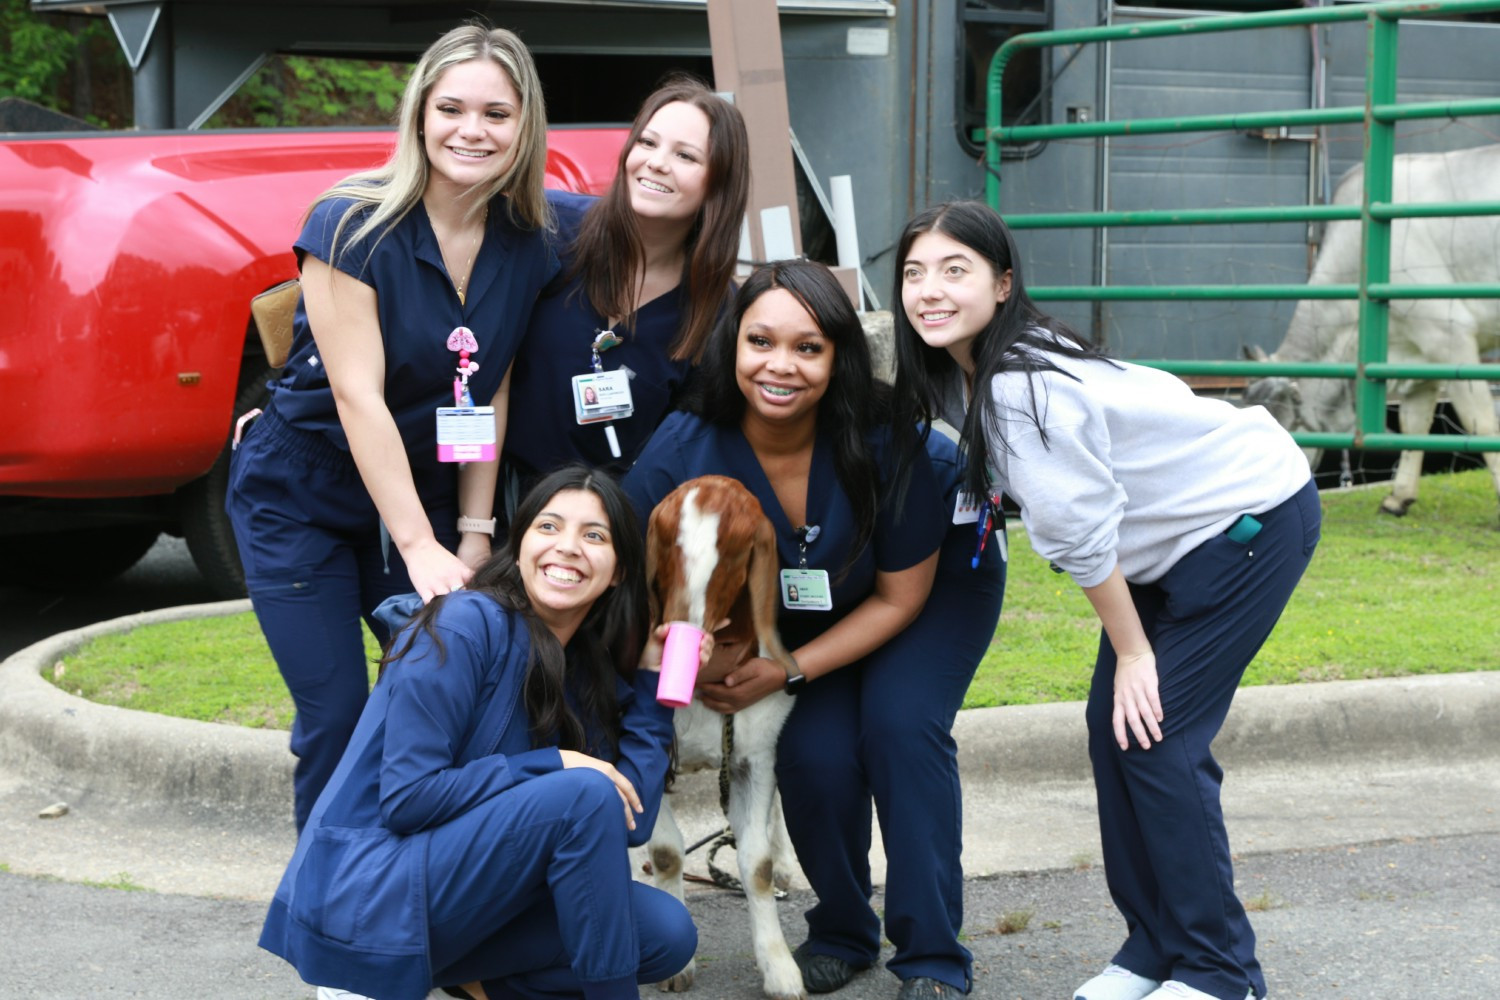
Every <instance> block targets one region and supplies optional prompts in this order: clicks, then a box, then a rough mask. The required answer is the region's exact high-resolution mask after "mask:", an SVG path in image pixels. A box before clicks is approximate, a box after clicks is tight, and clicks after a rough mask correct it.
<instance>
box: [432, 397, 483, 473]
mask: <svg viewBox="0 0 1500 1000" xmlns="http://www.w3.org/2000/svg"><path fill="white" fill-rule="evenodd" d="M437 447H438V461H439V462H493V461H494V460H495V408H494V407H493V406H439V407H438V410H437Z"/></svg>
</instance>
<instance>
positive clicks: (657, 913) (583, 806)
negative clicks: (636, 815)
mask: <svg viewBox="0 0 1500 1000" xmlns="http://www.w3.org/2000/svg"><path fill="white" fill-rule="evenodd" d="M626 834H627V831H626V828H625V814H624V806H623V805H622V803H621V799H620V794H619V792H617V791H616V790H615V786H614V783H613V782H611V781H610V780H609V778H607V777H605V776H604V775H603V774H601V773H599V772H598V771H595V770H593V769H591V768H572V769H569V770H562V771H554V772H552V773H551V774H545V775H542V776H541V777H538V778H533V779H531V780H530V781H525V782H522V783H521V784H519V785H516V786H515V787H513V788H510V789H508V790H506V791H505V792H502V793H501V794H500V795H498V796H496V797H495V798H493V799H490V800H489V801H487V802H485V803H483V804H482V805H480V806H479V807H477V808H476V809H474V810H473V811H472V812H470V813H467V814H466V815H464V816H462V817H459V818H458V819H455V820H453V821H451V822H449V823H445V824H443V825H442V826H440V827H437V828H436V829H434V830H433V831H432V834H431V838H430V840H429V841H428V846H427V884H428V927H429V930H428V940H429V942H430V945H429V948H430V955H431V963H432V971H433V979H434V981H435V982H436V983H438V984H441V985H444V986H451V985H457V984H459V983H467V982H472V981H474V980H480V981H482V982H483V983H484V989H485V992H486V994H488V995H489V997H490V1000H510V998H519V1000H554V998H556V1000H560V998H564V997H579V996H582V997H585V998H587V1000H616V998H619V1000H638V998H639V996H640V993H639V990H638V988H637V984H638V983H653V982H660V981H661V980H664V979H668V978H670V977H672V976H674V975H676V974H677V973H678V972H680V971H682V969H683V968H684V967H685V966H686V965H687V964H688V961H689V960H691V959H692V957H693V952H694V950H695V949H696V948H697V945H698V932H697V930H696V929H695V928H694V926H693V921H692V917H691V916H689V914H688V911H687V908H686V907H684V906H683V905H682V904H681V903H679V902H678V901H677V900H676V899H675V898H674V897H673V896H671V895H670V894H668V893H665V892H662V891H661V890H659V889H656V888H654V887H652V886H649V885H646V884H644V883H641V882H636V881H634V880H633V879H632V878H631V873H630V858H629V855H628V854H627V853H626V851H627V844H626Z"/></svg>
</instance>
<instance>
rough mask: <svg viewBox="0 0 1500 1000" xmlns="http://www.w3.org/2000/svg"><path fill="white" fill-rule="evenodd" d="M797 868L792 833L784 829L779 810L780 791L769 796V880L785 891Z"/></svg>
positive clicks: (783, 819)
mask: <svg viewBox="0 0 1500 1000" xmlns="http://www.w3.org/2000/svg"><path fill="white" fill-rule="evenodd" d="M796 870H797V854H796V852H795V851H794V850H792V835H791V834H790V833H788V832H787V829H786V816H785V815H784V814H783V813H782V811H781V793H780V792H776V793H774V794H773V796H772V798H771V881H772V882H773V883H775V885H776V888H777V889H780V890H781V891H782V892H787V891H789V890H790V889H791V888H792V872H794V871H796Z"/></svg>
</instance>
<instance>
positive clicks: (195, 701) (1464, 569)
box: [49, 470, 1500, 729]
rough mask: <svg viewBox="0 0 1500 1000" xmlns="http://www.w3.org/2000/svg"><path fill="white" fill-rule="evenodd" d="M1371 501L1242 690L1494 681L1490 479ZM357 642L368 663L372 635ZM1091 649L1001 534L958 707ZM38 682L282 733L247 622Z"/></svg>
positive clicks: (103, 650) (92, 650)
mask: <svg viewBox="0 0 1500 1000" xmlns="http://www.w3.org/2000/svg"><path fill="white" fill-rule="evenodd" d="M1383 488H1384V487H1381V488H1380V489H1383ZM1380 496H1381V493H1380V492H1379V489H1370V490H1353V491H1350V492H1345V493H1325V494H1324V495H1323V514H1324V521H1323V541H1322V544H1320V545H1319V546H1318V552H1317V555H1316V556H1314V558H1313V562H1312V566H1311V567H1310V568H1309V569H1308V571H1307V575H1306V577H1304V578H1303V581H1302V584H1301V586H1300V587H1299V588H1298V590H1297V593H1296V595H1295V596H1293V598H1292V602H1291V604H1290V606H1288V608H1287V611H1286V614H1285V615H1284V616H1283V617H1282V620H1281V624H1280V625H1279V626H1278V627H1277V630H1276V632H1275V633H1274V634H1273V635H1272V636H1271V640H1270V642H1268V643H1267V644H1266V647H1265V649H1263V650H1262V651H1261V655H1260V656H1259V657H1258V658H1257V659H1256V661H1255V662H1254V663H1252V664H1251V665H1250V669H1249V672H1248V673H1247V674H1246V677H1245V683H1247V684H1294V683H1297V682H1299V681H1321V680H1339V679H1350V678H1363V677H1394V676H1401V675H1404V674H1426V673H1442V672H1447V671H1461V670H1496V669H1500V643H1497V642H1496V641H1495V625H1494V616H1495V608H1496V607H1500V559H1497V558H1496V555H1497V553H1500V529H1497V519H1496V506H1495V494H1494V490H1493V488H1492V486H1491V485H1490V479H1489V474H1488V473H1487V472H1485V471H1484V470H1474V471H1470V472H1463V473H1458V474H1454V475H1445V476H1428V477H1426V478H1424V479H1423V480H1422V499H1421V501H1420V502H1419V503H1418V504H1417V505H1416V506H1414V507H1413V508H1412V512H1411V513H1410V514H1409V515H1407V517H1405V518H1392V517H1386V516H1377V515H1376V513H1375V507H1376V504H1377V503H1378V502H1379V499H1380ZM365 643H366V650H367V652H368V654H369V659H370V660H371V661H372V664H373V661H374V659H375V658H376V656H377V655H378V653H377V650H376V648H375V645H374V640H373V639H372V638H371V637H370V635H369V634H368V632H367V633H366V635H365ZM1097 645H1098V625H1097V623H1096V621H1095V619H1094V616H1093V612H1092V610H1091V609H1090V607H1089V604H1088V601H1087V599H1086V598H1085V597H1084V596H1083V592H1082V591H1080V590H1079V589H1078V588H1077V587H1076V586H1074V584H1073V583H1072V581H1071V580H1069V579H1068V578H1067V577H1065V576H1059V575H1057V574H1055V573H1053V572H1052V571H1051V570H1050V569H1048V568H1047V564H1046V563H1045V562H1043V561H1042V559H1041V558H1040V557H1038V556H1037V555H1036V554H1035V553H1033V552H1032V551H1031V548H1030V546H1029V545H1028V544H1027V542H1026V539H1025V533H1024V532H1023V531H1018V530H1013V531H1012V534H1011V563H1010V576H1009V579H1008V580H1007V584H1006V593H1005V613H1004V614H1003V615H1002V616H1001V619H1000V628H999V630H998V631H997V633H996V635H995V641H994V644H993V645H992V646H991V647H990V651H989V653H988V654H987V655H986V656H985V659H984V662H983V663H982V664H980V667H979V672H978V674H977V676H976V677H975V678H974V683H973V685H972V686H971V687H970V688H969V695H968V698H967V699H966V701H965V707H967V708H976V707H981V706H988V705H1024V704H1032V703H1036V702H1047V701H1070V700H1079V699H1082V698H1083V697H1085V695H1086V694H1087V692H1088V683H1089V675H1090V671H1091V669H1092V666H1093V661H1094V651H1095V649H1096V647H1097ZM49 675H51V676H50V679H52V680H53V681H54V683H57V684H58V686H59V687H62V688H64V689H66V690H68V691H71V692H73V693H75V694H80V695H82V696H83V697H85V698H89V699H92V700H94V701H99V702H104V703H107V704H111V705H123V706H125V707H127V708H135V709H141V710H144V711H148V712H162V713H165V714H168V715H180V716H184V717H187V718H192V719H203V720H207V721H214V722H228V723H234V724H238V725H247V726H264V727H272V728H282V729H285V728H288V727H289V726H290V725H291V720H292V704H291V699H290V698H289V697H288V696H287V694H286V690H285V688H284V686H283V685H282V682H281V678H280V676H279V675H278V674H277V672H276V667H275V664H274V663H272V661H271V656H270V653H269V652H268V651H267V650H266V647H265V643H264V641H263V640H262V639H261V635H260V629H259V628H258V627H257V625H256V623H255V618H254V616H253V615H249V614H244V615H235V616H231V617H226V618H206V619H198V620H195V621H189V622H175V623H171V624H166V625H153V626H149V627H147V628H141V629H137V630H135V631H134V632H131V633H129V634H125V635H117V636H106V637H104V638H101V639H98V640H96V641H95V642H93V643H91V644H89V645H88V646H86V647H84V648H83V649H80V650H79V651H78V652H76V653H74V654H73V655H72V656H70V657H68V658H67V660H66V661H64V663H63V664H62V667H61V671H60V672H59V670H58V668H54V669H53V670H52V671H50V672H49ZM371 677H372V679H373V677H374V669H373V666H372V669H371Z"/></svg>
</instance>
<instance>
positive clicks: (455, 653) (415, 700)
mask: <svg viewBox="0 0 1500 1000" xmlns="http://www.w3.org/2000/svg"><path fill="white" fill-rule="evenodd" d="M474 600H488V599H487V598H481V597H477V596H476V597H475V598H474ZM481 616H482V618H483V622H482V624H481V627H480V628H472V627H465V626H469V625H470V623H471V622H475V621H477V620H479V619H480V618H481ZM445 618H446V619H450V620H449V621H445V620H444V619H445ZM451 619H458V621H457V622H454V621H452V620H451ZM433 631H434V633H437V634H440V635H441V642H442V646H441V648H439V646H438V643H437V641H435V638H434V635H433V634H429V633H428V632H427V630H425V629H418V630H417V631H416V632H415V633H414V635H413V638H412V642H411V647H410V649H408V650H407V652H406V654H405V655H404V656H403V657H402V658H401V659H400V660H399V661H398V662H397V663H395V664H393V665H392V666H391V667H390V669H389V671H388V674H387V676H386V677H385V678H384V680H383V682H382V683H388V684H390V695H389V697H390V704H389V706H388V707H387V709H386V721H385V747H384V752H383V759H382V761H381V765H380V815H381V820H382V822H383V823H384V824H385V826H386V828H387V829H389V830H391V831H392V832H393V833H398V834H411V833H416V832H417V831H419V830H425V829H428V828H430V827H434V826H438V825H440V824H442V823H446V822H448V821H449V820H451V819H453V818H455V817H457V816H461V815H463V814H464V813H466V812H468V811H469V810H471V809H473V808H474V807H475V806H476V805H478V804H479V803H481V802H484V801H485V800H487V799H490V798H493V797H494V796H496V795H499V794H500V793H501V792H503V791H505V790H506V789H507V788H510V787H512V786H513V785H517V784H519V783H520V782H522V781H526V780H527V779H529V778H535V777H538V776H539V775H543V774H547V773H550V772H552V771H556V770H559V769H561V768H562V756H561V755H560V754H559V753H558V751H557V749H556V748H555V747H543V748H541V749H537V750H528V751H525V752H523V753H519V754H509V755H507V754H498V753H497V754H490V755H488V756H485V757H480V758H478V759H476V760H471V761H469V762H467V763H464V764H461V765H460V764H457V757H458V753H459V749H460V748H461V747H462V746H463V745H464V743H465V739H466V737H467V735H468V733H469V731H470V730H471V729H472V727H473V725H474V722H475V718H474V713H475V711H476V709H477V708H478V706H479V703H480V691H481V688H482V687H483V686H484V683H485V680H486V673H487V672H488V671H489V670H492V669H496V668H495V667H493V666H491V665H492V664H499V667H498V669H500V670H521V669H524V668H525V662H526V660H525V649H526V647H525V646H524V644H523V645H522V648H521V650H520V651H519V655H517V651H516V650H515V649H514V648H513V644H512V633H513V632H514V621H513V618H512V616H511V615H510V614H509V613H504V614H483V612H482V611H480V610H479V609H477V608H475V607H473V605H472V604H470V605H469V606H468V607H465V606H464V605H463V604H462V603H461V602H459V601H453V600H451V599H450V600H449V601H448V603H447V605H446V606H445V607H444V608H443V609H442V611H441V612H440V613H439V614H438V617H437V620H436V621H435V622H434V630H433ZM402 641H404V639H403V640H402Z"/></svg>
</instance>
